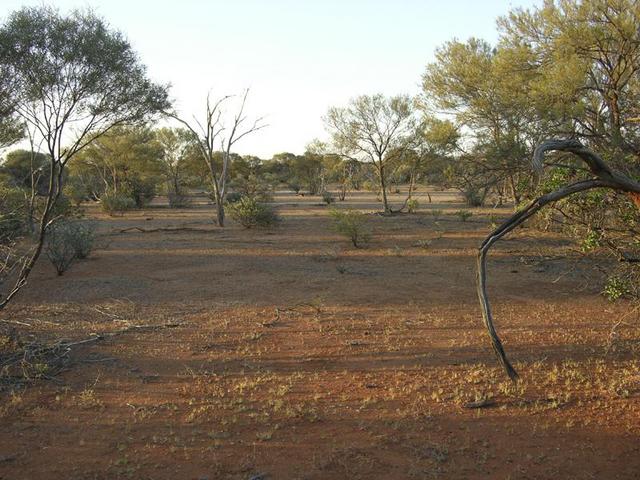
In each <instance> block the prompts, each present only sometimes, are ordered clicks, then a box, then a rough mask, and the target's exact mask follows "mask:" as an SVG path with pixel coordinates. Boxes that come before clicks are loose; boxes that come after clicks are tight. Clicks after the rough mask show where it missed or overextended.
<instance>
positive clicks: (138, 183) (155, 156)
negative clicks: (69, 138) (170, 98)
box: [70, 125, 165, 206]
mask: <svg viewBox="0 0 640 480" xmlns="http://www.w3.org/2000/svg"><path fill="white" fill-rule="evenodd" d="M162 157H163V150H162V146H161V145H160V143H159V142H158V140H157V137H156V135H155V132H154V131H153V130H151V129H150V128H149V127H147V126H145V125H136V126H130V127H129V126H128V127H114V128H113V129H111V130H110V131H109V132H108V133H106V134H104V135H102V136H101V137H100V138H97V139H95V140H94V141H93V142H91V143H90V144H89V145H87V147H86V148H85V149H84V150H83V151H82V152H80V153H79V154H78V156H77V158H76V160H75V161H74V163H73V164H72V165H71V167H70V171H71V174H72V175H73V177H74V178H84V179H85V180H86V179H90V180H89V184H90V185H95V184H96V181H95V180H98V179H99V183H101V184H102V187H101V188H99V189H97V190H94V192H93V193H94V194H95V195H96V196H97V197H102V195H103V194H104V193H109V194H122V195H124V196H128V197H130V198H132V199H133V200H134V201H135V202H136V205H138V206H143V204H144V203H145V202H146V200H150V199H151V198H152V197H153V195H154V194H155V191H156V186H157V185H158V184H159V183H160V180H161V177H162V175H163V174H164V172H165V165H164V163H163V162H162ZM92 176H93V177H94V178H93V179H92V178H91V177H92Z"/></svg>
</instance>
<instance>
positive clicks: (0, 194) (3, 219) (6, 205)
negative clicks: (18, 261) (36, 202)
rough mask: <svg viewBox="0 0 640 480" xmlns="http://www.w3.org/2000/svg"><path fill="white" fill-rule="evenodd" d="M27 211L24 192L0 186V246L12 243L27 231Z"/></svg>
mask: <svg viewBox="0 0 640 480" xmlns="http://www.w3.org/2000/svg"><path fill="white" fill-rule="evenodd" d="M27 210H28V208H27V199H26V196H25V192H24V191H22V190H21V189H19V188H13V187H8V186H6V185H0V244H3V243H7V242H11V241H12V240H13V239H14V238H17V237H19V236H20V235H22V234H24V233H25V232H26V231H27V228H28V221H29V219H28V214H27Z"/></svg>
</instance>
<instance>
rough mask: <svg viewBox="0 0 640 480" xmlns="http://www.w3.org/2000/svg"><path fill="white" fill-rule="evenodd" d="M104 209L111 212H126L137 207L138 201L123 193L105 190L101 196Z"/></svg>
mask: <svg viewBox="0 0 640 480" xmlns="http://www.w3.org/2000/svg"><path fill="white" fill-rule="evenodd" d="M100 204H101V205H102V210H104V211H105V212H107V213H109V214H114V213H119V212H126V211H127V210H132V209H134V208H136V202H135V201H134V200H133V198H131V197H130V196H128V195H125V194H122V193H114V192H105V193H104V195H102V197H101V198H100Z"/></svg>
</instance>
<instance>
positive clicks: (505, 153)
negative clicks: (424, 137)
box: [422, 38, 541, 203]
mask: <svg viewBox="0 0 640 480" xmlns="http://www.w3.org/2000/svg"><path fill="white" fill-rule="evenodd" d="M520 53H521V52H516V51H512V50H508V49H504V48H498V49H495V48H493V47H492V46H491V45H489V44H488V43H487V42H485V41H483V40H478V39H474V38H472V39H470V40H468V41H467V42H464V43H463V42H459V41H457V40H453V41H450V42H447V43H446V44H445V45H444V46H442V47H441V48H439V49H438V50H437V51H436V61H435V62H433V63H431V64H429V65H428V66H427V69H426V72H425V74H424V76H423V79H422V80H423V84H422V85H423V97H422V100H423V101H422V106H423V107H425V110H426V111H427V113H428V114H432V113H433V112H434V111H435V112H446V113H448V114H449V115H451V116H452V117H453V118H454V119H455V121H456V123H457V124H458V125H459V126H461V127H465V128H464V129H461V130H459V131H460V132H464V133H465V141H464V142H461V145H464V146H465V150H464V151H463V152H461V153H462V155H461V157H460V158H459V161H458V162H456V164H454V165H451V166H450V170H451V172H454V173H453V174H452V175H450V177H451V178H450V179H449V180H450V182H451V183H457V185H455V186H456V188H461V189H464V190H463V193H464V194H465V196H467V197H468V198H472V197H473V198H475V199H480V198H482V199H484V197H485V196H486V194H487V193H488V192H489V191H490V190H491V189H495V188H498V189H500V190H501V191H508V192H509V196H510V197H511V198H512V199H513V200H514V202H515V203H519V202H520V200H521V198H522V196H523V194H524V192H525V190H526V189H527V188H530V187H531V185H530V183H527V180H529V179H530V178H531V175H530V168H529V167H530V158H531V154H532V152H533V148H534V145H535V142H536V140H537V139H538V137H539V135H540V127H541V125H540V123H539V122H538V121H536V112H535V109H534V108H532V106H531V102H530V98H529V95H530V91H531V89H532V88H533V86H532V82H533V81H534V78H535V76H534V74H533V73H532V70H531V69H518V70H515V69H513V68H512V65H513V62H514V61H517V56H518V54H520ZM458 177H467V179H468V181H466V180H465V181H462V182H456V181H455V179H456V178H458Z"/></svg>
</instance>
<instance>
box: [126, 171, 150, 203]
mask: <svg viewBox="0 0 640 480" xmlns="http://www.w3.org/2000/svg"><path fill="white" fill-rule="evenodd" d="M126 189H127V191H128V193H129V196H130V197H131V198H132V199H133V201H134V202H135V206H136V207H138V208H142V207H144V206H145V205H147V204H148V203H149V202H150V201H151V200H153V197H155V196H156V181H155V180H154V179H152V178H140V177H138V176H135V177H133V178H131V179H129V180H128V181H127V187H126Z"/></svg>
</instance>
